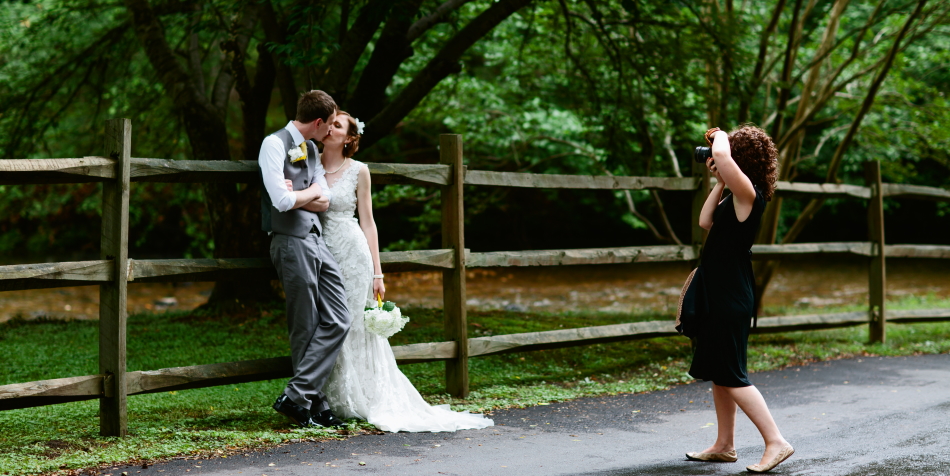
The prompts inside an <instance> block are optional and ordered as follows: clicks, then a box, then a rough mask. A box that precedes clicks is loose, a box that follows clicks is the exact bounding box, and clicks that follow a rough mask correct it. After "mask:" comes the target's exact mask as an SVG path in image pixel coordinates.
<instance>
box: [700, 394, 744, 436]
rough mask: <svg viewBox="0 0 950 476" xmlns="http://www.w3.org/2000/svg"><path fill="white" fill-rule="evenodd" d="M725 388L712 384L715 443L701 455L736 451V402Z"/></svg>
mask: <svg viewBox="0 0 950 476" xmlns="http://www.w3.org/2000/svg"><path fill="white" fill-rule="evenodd" d="M725 389H726V387H720V386H719V385H716V384H713V386H712V391H713V402H714V403H715V404H716V422H717V426H718V428H717V433H716V442H715V443H714V444H713V445H712V446H710V447H709V448H706V449H705V450H703V453H728V452H730V451H732V450H734V449H736V441H735V440H736V408H737V406H736V402H735V400H733V399H732V396H731V395H729V392H727V391H726V390H725Z"/></svg>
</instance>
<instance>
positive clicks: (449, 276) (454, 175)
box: [439, 134, 468, 398]
mask: <svg viewBox="0 0 950 476" xmlns="http://www.w3.org/2000/svg"><path fill="white" fill-rule="evenodd" d="M439 162H440V163H442V164H444V165H448V166H450V167H451V168H450V171H449V184H448V185H446V186H444V187H442V248H450V249H453V250H455V267H454V268H452V269H447V270H445V271H443V272H442V297H443V305H442V309H443V313H444V316H445V317H444V319H445V340H447V341H455V342H456V343H457V347H458V354H457V356H456V358H454V359H451V360H446V361H445V389H446V391H447V392H448V393H449V394H450V395H452V396H455V397H463V398H464V397H467V396H468V322H467V321H468V320H467V317H466V313H465V300H466V299H465V207H464V203H463V200H462V198H463V193H462V183H463V182H464V180H465V169H464V167H463V165H462V136H461V135H459V134H442V135H441V136H439Z"/></svg>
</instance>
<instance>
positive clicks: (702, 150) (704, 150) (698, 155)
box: [693, 147, 712, 164]
mask: <svg viewBox="0 0 950 476" xmlns="http://www.w3.org/2000/svg"><path fill="white" fill-rule="evenodd" d="M711 158H712V147H697V148H696V150H694V151H693V160H694V161H695V162H696V163H698V164H705V163H706V161H707V160H709V159H711Z"/></svg>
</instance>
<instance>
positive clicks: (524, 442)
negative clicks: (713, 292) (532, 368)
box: [111, 354, 950, 476]
mask: <svg viewBox="0 0 950 476" xmlns="http://www.w3.org/2000/svg"><path fill="white" fill-rule="evenodd" d="M752 380H753V382H754V383H756V385H758V387H759V389H760V390H761V391H762V392H763V394H764V395H765V398H766V401H767V402H768V403H769V406H770V407H771V409H772V413H773V414H774V416H775V419H776V421H777V422H778V423H779V426H780V428H781V429H782V431H783V433H784V435H785V437H786V438H787V439H788V440H789V441H790V442H791V443H792V444H793V445H794V446H795V448H796V454H795V455H794V456H793V457H792V458H791V459H789V460H788V461H786V462H785V463H783V464H782V465H780V466H779V467H778V468H776V470H775V472H774V473H775V474H789V475H806V474H807V475H822V476H832V475H849V476H850V475H854V476H858V475H861V476H868V475H877V476H885V475H915V476H930V475H934V476H936V475H944V476H945V475H950V355H946V354H944V355H927V356H917V357H898V358H879V357H872V358H863V359H850V360H839V361H833V362H823V363H817V364H811V365H808V366H804V367H795V368H789V369H785V370H779V371H773V372H763V373H757V374H753V375H752ZM709 387H710V384H708V383H707V384H703V383H694V384H690V385H683V386H678V387H676V388H674V389H672V390H668V391H664V392H653V393H647V394H637V395H618V396H612V397H600V398H587V399H582V400H576V401H572V402H565V403H558V404H551V405H546V406H538V407H532V408H525V409H516V410H508V411H500V412H495V414H494V419H495V422H496V424H497V426H495V427H493V428H488V429H485V430H471V431H460V432H457V433H451V434H445V433H442V434H433V433H422V434H418V433H417V434H408V433H397V434H386V435H379V436H376V435H368V436H360V437H354V438H350V439H348V440H345V441H331V442H322V443H299V444H292V445H287V446H282V447H279V448H275V449H272V450H268V451H261V452H254V453H250V456H247V457H231V458H227V459H212V460H205V461H197V462H196V461H184V460H177V461H172V462H169V463H165V464H160V465H156V466H151V467H149V468H148V469H145V470H143V469H140V468H137V467H131V468H126V469H119V470H118V471H116V470H112V471H111V473H112V474H120V473H121V472H122V471H128V473H129V474H130V475H136V474H142V475H146V474H148V475H162V476H171V475H188V476H195V475H215V476H221V475H229V476H230V475H238V474H240V475H258V476H259V475H268V476H290V475H315V474H319V475H324V474H326V475H333V474H392V475H479V476H481V475H519V476H521V475H575V474H580V475H590V476H634V475H727V474H745V466H746V465H749V464H753V463H757V462H758V460H759V456H760V455H761V453H762V450H763V445H762V443H761V440H760V438H759V436H758V433H757V432H756V430H755V427H753V426H752V424H751V423H750V422H749V420H748V419H747V418H745V417H744V416H743V415H742V414H741V413H740V415H739V423H738V429H737V441H736V443H737V447H738V448H737V449H738V452H739V462H738V463H696V462H690V461H686V460H685V458H684V456H683V453H685V452H687V451H699V450H702V449H703V448H705V447H706V446H707V445H708V444H710V443H711V442H712V441H713V440H714V439H715V432H716V427H715V425H714V424H713V422H715V413H714V410H713V408H712V406H711V404H712V398H711V397H712V394H711V393H710V390H709ZM360 462H364V463H365V466H361V465H360ZM271 465H273V466H271ZM199 466H200V467H199Z"/></svg>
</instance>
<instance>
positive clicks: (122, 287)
mask: <svg viewBox="0 0 950 476" xmlns="http://www.w3.org/2000/svg"><path fill="white" fill-rule="evenodd" d="M105 139H106V143H105V146H106V153H107V155H108V156H109V157H111V158H113V159H115V160H116V163H115V180H107V181H105V182H103V184H102V238H101V245H100V248H101V250H100V255H101V258H102V259H104V260H112V262H113V267H112V268H113V272H114V277H113V279H112V281H110V282H108V283H106V284H102V285H100V286H99V373H100V374H104V375H106V378H105V379H103V396H102V398H100V399H99V433H100V434H101V435H102V436H125V435H126V433H127V431H128V415H127V414H126V381H125V324H126V318H127V317H128V308H127V306H126V295H127V291H128V277H129V267H128V259H129V169H130V168H131V150H132V121H130V120H129V119H113V120H110V121H108V122H107V123H106V137H105Z"/></svg>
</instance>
